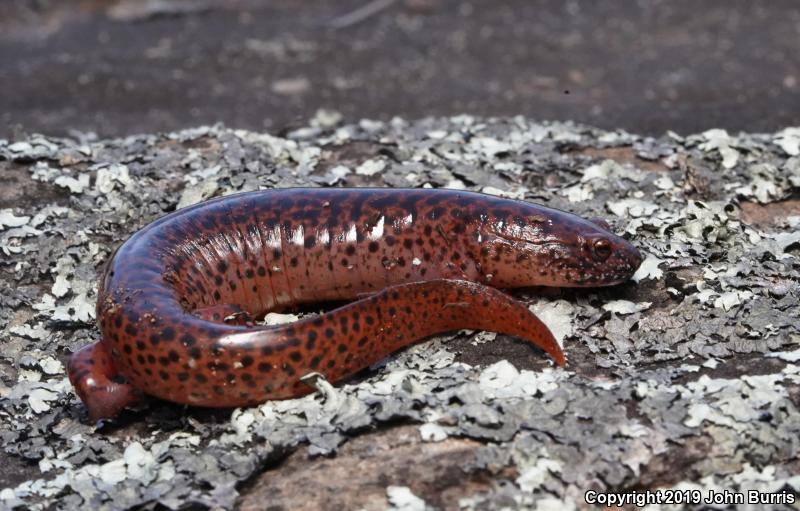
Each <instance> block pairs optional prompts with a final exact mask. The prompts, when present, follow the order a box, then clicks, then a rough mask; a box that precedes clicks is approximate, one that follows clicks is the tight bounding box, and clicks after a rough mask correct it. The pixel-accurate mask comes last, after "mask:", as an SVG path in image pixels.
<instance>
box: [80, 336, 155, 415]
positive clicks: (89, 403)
mask: <svg viewBox="0 0 800 511" xmlns="http://www.w3.org/2000/svg"><path fill="white" fill-rule="evenodd" d="M67 373H68V374H69V381H70V382H72V386H73V387H75V391H76V393H77V394H78V397H79V398H81V401H83V403H84V404H85V405H86V408H87V409H88V411H89V418H90V419H91V420H92V421H97V420H100V419H110V418H112V417H115V416H116V415H117V414H119V412H121V411H122V409H123V408H125V407H126V406H129V405H132V404H134V403H136V402H137V401H139V399H140V396H141V394H140V393H139V391H137V390H136V389H135V388H134V387H133V386H132V385H130V384H129V383H127V381H126V380H125V377H124V376H122V375H121V374H119V373H118V372H117V369H116V367H115V366H114V362H113V361H112V360H111V356H110V355H109V353H108V351H107V350H106V347H105V345H104V344H103V343H99V342H95V343H92V344H89V345H88V346H84V347H83V348H81V349H80V350H78V351H76V352H75V353H74V354H73V355H72V358H70V359H69V364H68V366H67Z"/></svg>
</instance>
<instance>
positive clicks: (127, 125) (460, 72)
mask: <svg viewBox="0 0 800 511" xmlns="http://www.w3.org/2000/svg"><path fill="white" fill-rule="evenodd" d="M0 84H2V85H0V137H3V138H17V137H20V136H23V135H24V134H27V133H33V132H40V133H45V134H48V135H67V134H75V132H84V133H87V132H88V133H96V134H97V135H98V136H100V137H107V136H122V135H126V134H132V133H150V132H157V131H167V130H175V129H179V128H184V127H190V126H197V125H201V124H211V123H215V122H222V123H224V124H226V125H227V126H230V127H235V128H247V129H251V130H259V131H270V132H273V133H280V132H282V131H285V130H288V129H292V128H294V127H296V126H298V125H301V124H304V123H305V122H306V121H307V119H308V118H309V117H311V116H313V115H314V113H315V112H317V110H318V109H321V108H324V109H328V110H333V111H336V112H339V113H340V114H342V116H343V118H344V120H346V121H354V120H358V119H361V118H365V117H366V118H379V119H388V118H391V117H393V116H396V115H397V116H402V117H405V118H418V117H424V116H428V115H453V114H461V113H468V114H474V115H482V116H513V115H517V114H522V115H525V116H529V117H532V118H535V119H539V120H543V119H557V120H567V119H570V120H575V121H580V122H585V123H589V124H592V125H595V126H599V127H602V128H624V129H626V130H629V131H632V132H637V133H645V134H652V135H660V134H663V133H664V132H665V131H667V130H673V131H676V132H678V133H681V134H686V133H692V132H698V131H702V130H705V129H709V128H711V127H720V128H725V129H728V130H731V131H734V132H735V131H738V130H746V131H774V130H777V129H780V128H782V127H785V126H787V125H797V124H800V4H798V2H796V1H794V0H769V1H754V0H740V1H732V0H719V1H708V0H707V1H704V2H697V1H689V0H683V1H669V2H667V1H632V0H625V1H614V2H609V1H607V2H596V1H586V2H579V1H561V0H553V1H539V0H537V1H532V0H516V1H513V0H511V1H477V0H475V1H466V0H336V1H333V0H316V1H309V0H273V1H269V2H267V1H263V2H257V1H254V0H230V1H223V0H216V1H215V0H191V1H186V0H117V1H111V0H2V1H1V2H0Z"/></svg>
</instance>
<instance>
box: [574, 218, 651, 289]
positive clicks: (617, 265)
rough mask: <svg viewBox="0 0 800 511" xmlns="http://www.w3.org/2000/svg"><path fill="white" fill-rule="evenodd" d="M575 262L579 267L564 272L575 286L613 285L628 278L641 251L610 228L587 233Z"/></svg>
mask: <svg viewBox="0 0 800 511" xmlns="http://www.w3.org/2000/svg"><path fill="white" fill-rule="evenodd" d="M580 252H581V254H580V256H578V257H577V258H576V260H578V261H580V262H579V263H576V265H577V266H579V267H580V270H581V271H578V272H574V271H573V272H567V273H566V277H567V278H568V279H570V280H572V285H574V286H584V285H592V286H598V285H601V286H602V285H614V284H619V283H621V282H624V281H626V280H628V279H629V278H630V277H631V276H632V275H633V274H634V273H635V272H636V270H637V269H638V268H639V265H641V264H642V254H641V252H639V249H637V248H636V247H634V246H633V245H632V244H631V243H629V242H628V241H627V240H625V239H623V238H621V237H619V236H617V235H616V234H613V233H611V232H609V231H606V232H597V233H594V234H592V235H589V236H586V237H585V238H584V239H583V243H582V247H580Z"/></svg>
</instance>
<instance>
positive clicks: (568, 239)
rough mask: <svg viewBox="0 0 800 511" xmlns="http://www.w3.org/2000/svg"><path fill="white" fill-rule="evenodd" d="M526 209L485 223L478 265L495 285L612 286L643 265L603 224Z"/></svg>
mask: <svg viewBox="0 0 800 511" xmlns="http://www.w3.org/2000/svg"><path fill="white" fill-rule="evenodd" d="M527 206H529V207H526V208H525V209H524V210H523V211H522V212H523V213H524V214H515V215H505V216H498V217H495V218H494V219H492V220H491V221H490V222H489V223H488V224H486V227H487V228H488V229H487V230H485V231H484V232H486V233H487V236H486V237H485V239H484V240H483V243H482V249H481V255H482V257H481V259H480V263H481V267H482V271H483V273H484V275H487V276H488V277H489V279H490V282H491V283H492V285H494V286H498V287H504V286H507V287H525V286H554V287H595V286H611V285H614V284H619V283H621V282H624V281H626V280H628V279H629V278H630V277H631V276H632V275H633V274H634V273H635V272H636V270H637V268H639V265H640V264H641V263H642V255H641V253H640V252H639V250H638V249H636V247H634V246H633V245H632V244H631V243H629V242H628V241H626V240H625V239H623V238H621V237H620V236H617V235H616V234H614V233H613V232H611V231H610V230H609V226H608V224H607V223H606V222H605V221H602V220H597V219H592V220H587V219H584V218H581V217H578V216H575V215H572V214H569V213H565V212H563V211H558V210H554V209H549V208H543V207H540V206H534V205H527ZM491 279H494V280H491Z"/></svg>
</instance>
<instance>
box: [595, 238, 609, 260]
mask: <svg viewBox="0 0 800 511" xmlns="http://www.w3.org/2000/svg"><path fill="white" fill-rule="evenodd" d="M610 255H611V243H610V242H609V241H608V240H606V239H600V240H597V241H595V242H594V243H593V244H592V256H593V257H594V258H595V259H596V260H598V261H605V260H606V259H608V257H609V256H610Z"/></svg>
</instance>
